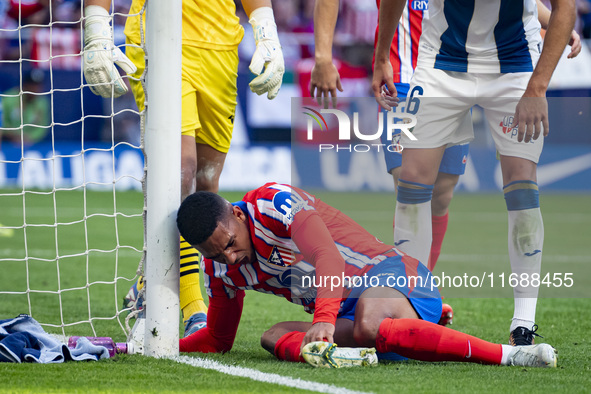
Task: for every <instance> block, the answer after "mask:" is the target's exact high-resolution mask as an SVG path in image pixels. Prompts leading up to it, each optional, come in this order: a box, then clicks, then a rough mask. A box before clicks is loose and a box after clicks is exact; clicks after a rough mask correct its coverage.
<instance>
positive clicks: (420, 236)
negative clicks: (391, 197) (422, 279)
mask: <svg viewBox="0 0 591 394" xmlns="http://www.w3.org/2000/svg"><path fill="white" fill-rule="evenodd" d="M394 217H395V219H394V246H395V247H396V248H397V249H399V250H400V251H402V252H404V253H406V254H408V255H409V256H411V257H414V258H415V259H417V260H419V261H420V262H422V263H423V264H425V265H427V262H428V261H429V253H430V251H431V242H432V239H433V231H432V229H431V200H429V201H427V202H423V203H420V204H407V203H402V202H400V201H397V202H396V214H395V216H394Z"/></svg>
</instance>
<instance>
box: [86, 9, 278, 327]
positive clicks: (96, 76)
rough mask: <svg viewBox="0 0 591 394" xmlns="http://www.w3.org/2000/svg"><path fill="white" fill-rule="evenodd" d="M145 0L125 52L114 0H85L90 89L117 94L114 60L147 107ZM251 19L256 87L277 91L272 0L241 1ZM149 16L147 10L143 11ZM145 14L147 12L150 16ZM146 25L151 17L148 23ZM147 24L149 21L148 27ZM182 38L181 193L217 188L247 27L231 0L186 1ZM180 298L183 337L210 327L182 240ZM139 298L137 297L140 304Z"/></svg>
mask: <svg viewBox="0 0 591 394" xmlns="http://www.w3.org/2000/svg"><path fill="white" fill-rule="evenodd" d="M144 3H145V0H133V2H132V5H131V9H130V11H129V14H130V15H132V16H129V17H128V18H127V22H126V24H125V35H126V37H127V44H131V45H132V46H129V45H128V46H127V50H126V54H127V56H126V55H124V54H123V53H122V52H121V51H120V50H119V49H118V48H117V47H115V46H114V44H113V39H112V28H111V26H110V21H111V15H110V13H109V11H108V10H109V9H110V6H111V0H85V8H84V17H85V28H84V67H83V68H84V76H85V78H86V82H87V83H88V85H89V87H90V88H91V90H92V91H93V92H94V93H95V94H98V95H101V96H103V97H118V96H120V95H122V94H125V93H126V92H127V90H128V89H127V86H126V85H125V83H124V81H123V80H122V78H121V77H120V75H119V72H118V70H117V69H116V67H115V66H114V64H116V65H118V66H119V67H121V68H122V69H123V71H125V72H126V73H128V74H129V75H131V76H132V77H134V79H130V84H131V89H132V92H133V94H134V96H135V100H136V103H137V105H138V108H139V109H140V110H143V109H144V97H145V96H144V91H143V88H142V86H141V83H140V82H139V78H140V77H141V75H142V73H143V71H144V67H145V64H144V52H143V50H142V49H140V48H139V46H140V44H141V36H140V16H139V15H138V14H139V13H140V12H141V10H142V8H143V6H144ZM242 5H243V7H244V9H245V11H246V14H247V15H248V17H249V22H250V24H251V25H252V28H253V31H254V36H255V41H256V50H255V52H254V54H253V57H252V61H251V63H250V70H251V71H252V72H253V73H254V74H257V75H258V77H256V78H254V79H253V81H252V82H251V83H250V88H251V90H252V91H253V92H254V93H256V94H258V95H261V94H264V93H267V97H268V98H269V99H270V100H272V99H274V98H275V97H276V96H277V93H278V92H279V88H280V87H281V82H282V79H283V73H284V63H283V53H282V51H281V46H280V44H279V39H278V36H277V27H276V25H275V20H274V16H273V10H272V8H271V0H242ZM144 18H145V17H144ZM144 21H145V19H144ZM143 26H145V23H144V25H143ZM148 28H149V27H148ZM182 28H183V29H182V31H183V42H182V137H181V172H182V174H181V198H182V199H183V200H184V199H185V197H187V196H188V195H190V194H192V193H194V192H195V191H197V190H206V191H211V192H215V193H217V192H218V187H219V177H220V174H221V172H222V168H223V165H224V161H225V159H226V154H227V152H228V149H229V148H230V140H231V138H232V127H233V122H234V110H235V108H236V94H237V88H236V78H237V72H238V44H239V43H240V41H241V40H242V37H243V35H244V30H243V28H242V26H241V25H240V23H239V18H238V17H237V16H236V6H235V4H234V1H233V0H218V1H209V0H185V1H183V26H182ZM180 253H181V272H180V305H181V309H182V312H183V320H184V322H185V336H188V335H190V334H192V333H193V332H195V331H197V330H199V329H200V328H202V327H203V326H205V321H206V312H207V307H206V305H205V303H204V302H203V296H202V295H201V290H200V286H199V255H198V252H197V251H196V250H195V249H193V248H192V247H191V246H190V245H189V244H188V243H187V242H185V241H184V240H183V239H182V238H181V239H180ZM142 287H143V283H142V280H141V278H140V280H139V281H138V283H136V284H135V285H134V286H133V287H132V289H131V290H130V292H129V294H128V296H127V297H126V303H127V305H126V306H127V307H131V306H132V305H133V304H135V303H136V298H137V295H138V291H139V290H141V288H142ZM140 304H141V300H138V301H137V305H138V306H140Z"/></svg>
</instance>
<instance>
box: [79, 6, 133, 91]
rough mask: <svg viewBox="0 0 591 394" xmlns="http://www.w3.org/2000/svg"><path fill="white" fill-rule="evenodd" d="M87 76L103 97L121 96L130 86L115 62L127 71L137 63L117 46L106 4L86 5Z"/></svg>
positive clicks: (84, 67)
mask: <svg viewBox="0 0 591 394" xmlns="http://www.w3.org/2000/svg"><path fill="white" fill-rule="evenodd" d="M84 16H85V19H86V23H85V26H84V56H83V59H84V65H83V70H84V78H86V82H88V85H89V87H90V90H92V92H93V93H94V94H97V95H100V96H103V97H111V96H113V97H119V96H121V95H123V94H125V93H127V90H128V89H127V86H126V85H125V82H124V81H123V79H122V78H121V75H120V74H119V70H117V67H115V65H117V66H119V67H121V68H122V69H123V71H125V72H126V73H127V74H130V73H133V72H135V71H136V70H137V68H136V66H135V65H134V64H133V63H132V62H131V60H129V59H128V58H127V56H125V55H124V54H123V52H121V50H120V49H119V48H117V47H116V46H115V44H114V42H113V35H112V31H111V26H110V25H109V21H110V20H111V16H110V15H109V12H108V11H107V10H105V9H104V8H103V7H100V6H96V5H91V6H88V7H85V8H84Z"/></svg>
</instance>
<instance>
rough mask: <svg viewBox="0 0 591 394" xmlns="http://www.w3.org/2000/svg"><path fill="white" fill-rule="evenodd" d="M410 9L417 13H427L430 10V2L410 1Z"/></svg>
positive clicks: (426, 0)
mask: <svg viewBox="0 0 591 394" xmlns="http://www.w3.org/2000/svg"><path fill="white" fill-rule="evenodd" d="M410 8H412V9H413V10H415V11H427V10H428V9H429V1H428V0H411V1H410Z"/></svg>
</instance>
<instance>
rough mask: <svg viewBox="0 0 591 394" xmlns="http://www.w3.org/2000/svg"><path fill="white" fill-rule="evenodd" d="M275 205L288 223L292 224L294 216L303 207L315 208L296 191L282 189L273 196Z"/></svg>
mask: <svg viewBox="0 0 591 394" xmlns="http://www.w3.org/2000/svg"><path fill="white" fill-rule="evenodd" d="M273 207H274V208H275V210H276V211H277V212H279V213H280V214H282V215H283V216H284V217H285V219H286V221H284V223H285V222H287V223H288V224H291V222H292V221H293V217H294V216H295V215H296V214H297V213H298V212H299V211H301V210H302V209H303V210H305V211H307V210H310V209H314V208H313V207H311V206H310V205H309V204H308V201H307V200H305V199H304V198H302V196H300V195H299V194H298V193H296V192H295V191H293V190H292V191H291V193H290V192H286V191H280V192H278V193H275V195H274V196H273Z"/></svg>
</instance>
